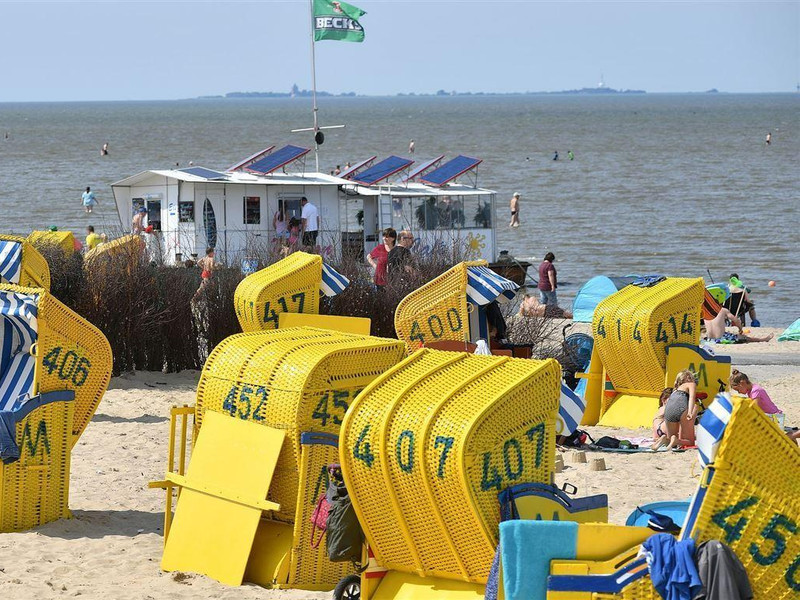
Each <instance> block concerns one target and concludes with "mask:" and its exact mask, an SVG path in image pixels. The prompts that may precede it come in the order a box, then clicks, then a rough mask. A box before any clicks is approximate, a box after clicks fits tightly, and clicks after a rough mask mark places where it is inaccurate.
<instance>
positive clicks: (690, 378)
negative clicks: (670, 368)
mask: <svg viewBox="0 0 800 600" xmlns="http://www.w3.org/2000/svg"><path fill="white" fill-rule="evenodd" d="M696 392H697V377H696V375H695V374H694V373H692V372H691V371H689V370H684V371H681V372H680V373H678V376H677V377H676V378H675V387H674V389H673V391H672V393H671V394H670V396H669V398H668V399H667V402H666V404H665V405H664V426H665V427H666V428H667V431H666V434H667V436H669V444H668V445H667V448H669V449H672V448H674V447H675V446H677V445H678V432H679V431H680V428H681V421H683V420H684V419H685V420H687V421H689V422H690V423H694V419H695V417H696V416H697V405H696V404H695V394H696Z"/></svg>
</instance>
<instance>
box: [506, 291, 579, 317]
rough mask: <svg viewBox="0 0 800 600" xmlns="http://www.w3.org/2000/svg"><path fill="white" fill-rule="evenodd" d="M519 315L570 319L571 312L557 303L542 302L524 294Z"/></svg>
mask: <svg viewBox="0 0 800 600" xmlns="http://www.w3.org/2000/svg"><path fill="white" fill-rule="evenodd" d="M519 316H520V317H546V318H548V319H571V318H572V313H571V312H569V311H568V310H565V309H563V308H561V307H560V306H558V305H557V304H555V305H554V304H542V303H541V302H539V299H538V298H536V297H535V296H532V295H530V294H525V297H524V298H523V299H522V304H520V305H519Z"/></svg>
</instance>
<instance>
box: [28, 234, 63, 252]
mask: <svg viewBox="0 0 800 600" xmlns="http://www.w3.org/2000/svg"><path fill="white" fill-rule="evenodd" d="M27 239H28V241H29V242H30V243H31V244H33V245H34V246H43V245H51V246H60V247H61V249H62V250H63V251H64V252H65V253H66V254H68V255H69V254H73V253H74V252H75V234H73V233H72V232H71V231H50V230H48V231H31V232H30V233H29V234H28V238H27Z"/></svg>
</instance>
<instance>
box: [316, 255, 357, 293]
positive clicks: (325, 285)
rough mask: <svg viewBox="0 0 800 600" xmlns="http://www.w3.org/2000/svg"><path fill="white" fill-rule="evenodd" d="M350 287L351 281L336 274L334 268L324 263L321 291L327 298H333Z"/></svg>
mask: <svg viewBox="0 0 800 600" xmlns="http://www.w3.org/2000/svg"><path fill="white" fill-rule="evenodd" d="M348 285H350V280H349V279H348V278H347V277H345V276H344V275H342V274H341V273H338V272H336V271H335V270H334V269H333V267H329V266H328V265H326V264H325V263H322V286H321V287H320V291H321V292H322V293H323V294H324V295H325V296H327V297H328V298H332V297H333V296H336V295H338V294H341V293H342V292H343V291H344V289H345V288H346V287H347V286H348Z"/></svg>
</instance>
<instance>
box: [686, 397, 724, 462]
mask: <svg viewBox="0 0 800 600" xmlns="http://www.w3.org/2000/svg"><path fill="white" fill-rule="evenodd" d="M732 412H733V403H732V402H731V396H730V394H728V393H726V392H723V393H721V394H717V397H716V398H714V402H712V403H711V406H709V407H708V410H706V412H705V413H703V416H702V417H701V418H700V424H699V425H698V426H697V435H696V438H695V439H696V441H695V443H696V444H697V451H698V452H699V453H700V464H701V465H702V466H704V467H705V466H706V465H708V464H710V463H711V462H713V461H714V457H715V456H716V454H717V448H718V447H719V444H720V442H721V441H722V436H723V435H724V434H725V427H726V426H727V425H728V421H730V418H731V413H732Z"/></svg>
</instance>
